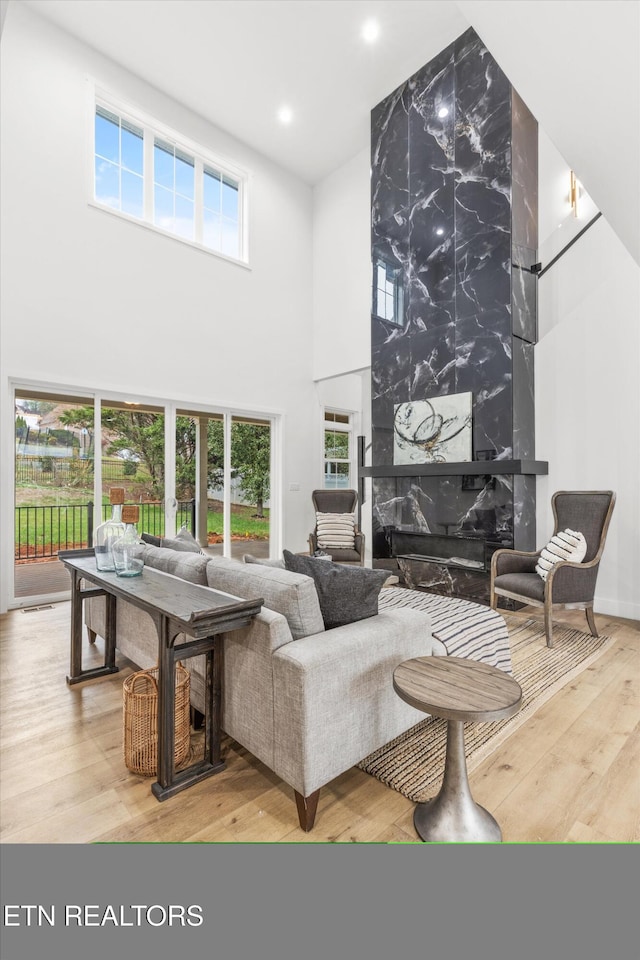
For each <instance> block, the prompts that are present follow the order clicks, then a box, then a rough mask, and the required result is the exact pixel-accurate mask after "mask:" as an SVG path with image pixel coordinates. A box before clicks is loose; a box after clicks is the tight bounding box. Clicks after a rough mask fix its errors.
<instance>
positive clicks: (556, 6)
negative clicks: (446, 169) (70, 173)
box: [12, 0, 640, 262]
mask: <svg viewBox="0 0 640 960" xmlns="http://www.w3.org/2000/svg"><path fill="white" fill-rule="evenodd" d="M17 2H20V3H25V4H26V5H27V6H29V7H30V8H31V9H33V10H36V11H37V12H38V13H40V14H41V15H42V16H44V17H46V18H47V19H49V20H51V21H53V22H54V23H55V24H57V25H58V26H59V27H62V28H63V29H65V30H67V31H68V32H69V33H71V34H73V35H75V36H76V37H78V38H80V39H81V40H83V41H84V42H85V43H87V44H89V45H91V46H92V47H94V48H96V49H97V50H99V51H100V52H101V53H103V54H105V55H107V56H108V57H110V58H111V59H113V60H115V61H116V62H118V63H120V64H122V65H123V66H125V67H126V68H127V69H128V70H130V71H132V72H133V73H135V74H137V75H138V76H140V77H142V78H143V79H145V80H146V81H148V82H149V83H151V84H153V85H154V86H155V87H157V88H159V89H160V90H163V91H164V92H165V93H167V94H169V95H171V96H172V97H173V98H174V99H176V100H178V101H180V102H181V103H183V104H185V105H186V106H187V107H189V108H190V109H192V110H194V111H196V112H197V113H199V114H201V115H202V116H203V117H205V118H207V119H209V120H210V121H211V122H212V123H214V124H216V125H217V126H219V127H221V128H223V129H224V130H227V131H228V132H229V133H231V134H233V135H234V136H235V137H237V138H238V139H240V140H242V141H244V142H245V143H247V144H248V145H250V146H251V147H253V148H254V149H256V150H258V151H260V152H261V153H263V154H265V155H266V156H268V157H270V158H271V159H273V160H274V161H275V162H277V163H278V164H280V165H281V166H283V167H285V168H287V169H289V170H291V171H292V172H294V173H295V174H297V175H298V176H299V177H300V178H301V179H303V180H304V181H306V182H307V183H310V184H315V183H317V182H318V181H319V180H321V179H322V178H323V177H325V176H327V174H329V173H330V172H332V171H333V170H335V169H336V168H337V167H339V166H341V165H342V164H343V163H345V162H346V161H347V160H349V159H350V158H351V157H353V156H354V155H355V154H356V153H358V152H359V151H360V150H362V149H364V148H366V146H367V144H368V141H369V119H370V111H371V109H372V107H374V106H375V105H376V104H377V103H379V101H380V100H382V99H383V98H384V97H385V96H386V95H387V94H388V93H390V92H391V91H392V90H393V89H395V87H397V86H398V85H399V84H400V83H402V82H403V81H404V80H406V79H407V78H408V77H409V76H411V74H412V73H414V72H415V71H416V70H417V69H419V68H420V67H421V66H422V65H423V64H425V63H427V62H428V61H429V60H430V59H431V58H432V57H433V56H435V55H436V54H437V53H438V52H439V51H440V50H442V49H443V48H444V47H445V46H446V45H447V44H449V43H450V42H451V41H452V40H453V39H455V37H457V36H459V34H461V33H463V32H464V30H465V29H467V27H468V26H469V25H471V26H473V27H474V29H475V30H476V31H477V32H478V33H479V34H480V36H481V37H482V39H483V40H484V42H485V43H486V44H487V46H488V47H489V49H490V50H491V52H492V54H493V55H494V56H495V58H496V59H497V60H498V62H499V63H500V65H501V66H502V68H503V69H504V70H505V72H506V73H507V76H508V77H509V79H510V80H511V82H512V83H513V85H514V86H515V87H516V89H517V90H518V92H519V93H520V95H521V96H522V97H523V99H524V100H525V102H526V103H527V104H528V105H529V107H530V109H531V110H532V112H533V113H534V115H535V116H536V117H537V119H538V121H539V123H540V124H541V126H542V127H543V128H544V130H545V132H546V133H547V134H548V136H549V137H550V138H551V140H552V141H553V142H554V144H555V146H556V147H557V149H558V150H559V151H560V153H561V154H562V155H563V156H564V157H565V159H566V161H567V163H568V164H569V165H570V166H572V167H573V169H574V170H575V171H576V173H577V175H578V176H579V177H580V179H581V180H582V182H583V183H584V185H585V188H586V189H587V191H588V192H589V194H590V195H591V197H592V198H593V200H594V201H595V203H596V204H597V205H598V207H599V209H600V210H601V211H602V212H603V213H604V215H605V217H607V219H608V220H609V222H610V224H611V225H612V226H613V228H614V229H615V230H616V231H617V232H618V235H619V236H620V239H621V240H622V241H623V243H625V244H626V246H627V248H628V249H629V251H630V252H631V253H632V255H633V256H634V257H635V258H636V260H638V262H640V213H639V211H640V200H639V196H640V147H639V139H638V130H639V128H640V109H639V96H640V74H639V67H638V64H639V62H640V37H639V33H638V31H639V23H640V19H639V15H638V12H639V8H640V4H639V3H638V2H637V0H602V2H600V0H570V2H566V0H565V2H560V0H510V2H505V0H459V2H453V0H437V2H427V0H408V2H407V0H12V3H17ZM369 18H375V19H376V20H377V21H378V22H379V24H380V27H381V34H380V38H379V39H378V41H377V42H376V43H375V44H373V45H367V44H365V43H364V42H363V40H362V38H361V36H360V33H361V28H362V25H363V23H364V22H365V21H366V20H368V19H369ZM284 103H286V104H288V105H289V106H290V107H291V109H292V110H293V112H294V114H295V118H294V121H293V123H292V124H291V125H290V126H288V127H283V126H282V125H281V124H280V123H279V122H278V121H277V119H276V113H277V111H278V109H279V107H280V106H281V105H283V104H284Z"/></svg>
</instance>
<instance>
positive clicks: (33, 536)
mask: <svg viewBox="0 0 640 960" xmlns="http://www.w3.org/2000/svg"><path fill="white" fill-rule="evenodd" d="M30 492H31V493H32V491H30ZM60 494H61V491H58V494H57V495H52V494H49V493H46V494H44V495H42V496H41V497H40V498H39V501H40V502H35V500H36V497H35V496H34V495H33V493H32V495H31V496H29V497H25V498H24V499H25V500H28V501H29V502H28V504H27V505H25V506H21V507H20V508H19V509H16V519H15V545H16V556H20V557H22V558H26V557H33V556H50V555H51V554H52V553H56V552H57V549H58V548H59V549H62V550H69V549H74V548H78V547H82V546H86V545H87V516H88V512H87V509H86V504H87V502H88V500H90V499H91V497H90V496H87V495H86V493H85V495H84V496H83V495H82V493H80V494H79V493H78V491H77V490H75V491H73V496H69V497H68V498H66V497H63V496H61V495H60ZM47 500H48V501H49V503H47V502H46V501H47ZM61 500H65V501H66V502H63V503H61V502H60V501H61ZM108 503H109V499H108V497H103V504H104V505H108ZM140 508H141V509H140V520H141V522H140V523H139V524H138V529H139V531H140V532H141V533H142V532H143V531H144V532H147V533H152V534H155V535H156V536H162V535H163V533H164V508H163V506H162V505H161V504H157V503H141V504H140ZM254 514H255V507H252V506H244V505H242V504H232V506H231V537H232V538H243V539H252V540H258V539H267V538H268V536H269V511H268V510H265V518H264V519H258V518H256V517H255V516H254ZM107 515H108V511H107ZM101 520H102V516H101V517H100V519H97V518H96V519H95V521H94V522H98V523H99V522H101ZM176 523H177V525H178V526H180V525H181V524H182V523H187V525H189V526H190V512H186V513H185V512H182V511H180V512H179V513H178V515H177V518H176ZM223 529H224V524H223V514H222V503H221V502H220V501H218V500H210V501H209V511H208V517H207V532H208V535H209V538H208V539H209V542H210V543H215V542H218V540H221V539H222V533H223Z"/></svg>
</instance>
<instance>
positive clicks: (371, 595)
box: [283, 550, 389, 630]
mask: <svg viewBox="0 0 640 960" xmlns="http://www.w3.org/2000/svg"><path fill="white" fill-rule="evenodd" d="M283 556H284V565H285V567H286V569H287V570H292V571H293V572H295V573H304V574H306V576H308V577H311V578H312V579H313V581H314V583H315V585H316V591H317V593H318V600H319V601H320V611H321V613H322V619H323V620H324V627H325V630H331V629H333V627H341V626H343V625H344V624H345V623H354V622H355V621H356V620H365V619H366V618H367V617H375V615H376V614H377V612H378V595H379V593H380V591H381V589H382V587H383V585H384V582H385V580H386V579H387V577H388V576H389V572H388V571H387V570H371V569H369V568H368V567H346V566H342V565H341V564H339V563H333V562H332V561H329V560H318V559H316V558H315V557H306V556H300V555H298V554H295V553H291V552H290V551H289V550H285V551H284V553H283Z"/></svg>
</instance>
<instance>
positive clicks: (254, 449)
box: [8, 387, 275, 606]
mask: <svg viewBox="0 0 640 960" xmlns="http://www.w3.org/2000/svg"><path fill="white" fill-rule="evenodd" d="M273 423H274V421H273V420H271V419H267V418H260V417H250V416H240V415H237V414H235V413H233V412H232V411H226V412H223V411H206V410H197V409H186V408H182V407H178V406H177V405H174V404H172V403H171V402H149V401H145V400H142V399H140V400H136V399H128V398H127V399H126V400H125V399H123V398H117V397H114V396H99V395H97V394H96V395H95V396H93V397H89V396H86V397H83V396H80V395H72V394H71V393H58V392H54V391H43V390H36V389H29V388H27V387H24V388H19V389H16V391H15V484H14V493H15V496H14V513H15V524H14V527H15V533H14V558H15V559H14V587H13V591H12V595H11V591H10V596H9V598H8V600H9V603H10V604H11V605H15V606H21V605H22V606H24V605H27V604H29V603H33V604H35V603H36V602H39V601H40V600H46V599H62V598H63V596H64V595H65V594H66V592H67V591H68V590H69V579H68V574H67V572H66V571H65V569H64V567H63V566H62V564H61V563H60V561H59V560H58V559H57V554H58V552H59V551H60V550H68V549H78V548H87V547H88V548H90V547H91V546H92V545H93V531H94V530H95V528H96V527H97V526H98V524H100V523H101V522H102V521H103V520H104V519H105V518H106V517H107V516H109V515H110V512H111V507H110V503H109V493H110V490H111V488H113V487H123V488H124V490H125V503H135V504H138V505H139V507H140V521H139V524H138V529H139V532H140V533H148V534H151V535H154V536H157V537H163V536H165V535H166V536H171V535H173V534H174V533H175V532H176V531H177V530H179V529H180V528H181V527H186V528H187V529H188V530H189V531H190V532H191V533H192V534H193V535H194V536H195V537H196V539H197V540H198V541H199V543H200V545H201V547H202V548H203V549H204V550H205V551H206V552H207V553H209V554H212V555H215V554H219V555H224V556H229V557H242V555H243V554H244V553H250V554H253V555H254V556H258V557H268V556H269V550H270V544H271V524H272V508H271V503H272V496H273V493H272V491H273V488H274V477H273V471H274V463H275V458H274V450H273Z"/></svg>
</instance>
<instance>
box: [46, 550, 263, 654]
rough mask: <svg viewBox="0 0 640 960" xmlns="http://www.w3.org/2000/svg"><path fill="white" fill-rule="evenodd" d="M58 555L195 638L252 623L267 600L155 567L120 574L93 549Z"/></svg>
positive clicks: (104, 587) (109, 588) (72, 565)
mask: <svg viewBox="0 0 640 960" xmlns="http://www.w3.org/2000/svg"><path fill="white" fill-rule="evenodd" d="M58 556H59V557H60V559H61V560H62V562H63V563H64V565H65V566H66V567H68V568H70V569H73V570H76V571H77V572H78V573H80V574H82V576H83V577H85V578H86V579H87V580H88V581H89V582H91V583H94V584H96V585H97V586H99V587H102V588H103V589H105V590H106V591H107V592H108V593H111V594H113V595H115V596H116V597H120V598H121V599H122V600H128V601H129V603H133V604H134V605H135V606H137V607H140V608H141V609H142V610H146V611H147V612H148V613H150V614H151V615H152V616H153V615H155V614H162V615H163V616H166V617H168V618H169V619H170V620H171V621H172V622H173V623H175V624H178V625H179V626H181V627H182V629H183V630H184V632H185V633H188V634H189V635H190V636H194V637H204V636H207V635H208V634H209V633H212V632H213V633H217V632H219V631H220V629H221V624H224V625H225V626H228V629H230V630H231V629H233V623H234V621H238V623H237V625H238V626H243V625H244V623H243V621H247V622H248V620H249V619H250V618H251V617H253V616H255V615H256V614H257V613H260V610H261V609H262V605H263V603H264V600H263V598H262V597H256V598H255V599H253V598H252V599H250V600H244V599H242V598H240V597H234V596H232V595H231V594H228V593H223V592H222V591H220V590H215V589H213V588H212V587H205V586H201V585H200V584H196V583H190V582H189V581H188V580H182V579H181V578H180V577H174V576H172V575H171V574H168V573H164V572H163V571H161V570H155V569H154V568H153V567H147V566H145V567H144V568H143V571H142V574H141V575H140V576H139V577H119V576H118V575H117V574H116V573H112V572H107V571H101V570H98V569H97V568H96V561H95V557H94V556H93V551H92V550H84V551H81V550H78V551H72V550H68V551H61V552H60V553H59V554H58Z"/></svg>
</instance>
